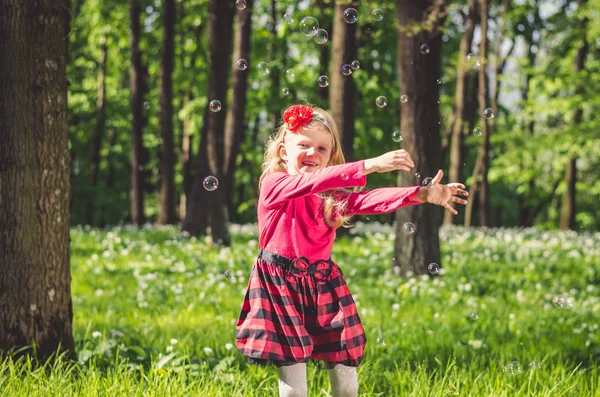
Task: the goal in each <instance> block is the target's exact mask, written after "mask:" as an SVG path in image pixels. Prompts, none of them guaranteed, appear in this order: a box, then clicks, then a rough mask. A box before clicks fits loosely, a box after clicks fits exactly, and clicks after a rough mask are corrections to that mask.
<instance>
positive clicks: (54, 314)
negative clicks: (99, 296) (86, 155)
mask: <svg viewBox="0 0 600 397" xmlns="http://www.w3.org/2000/svg"><path fill="white" fill-rule="evenodd" d="M69 12H70V10H69V3H68V1H67V0H61V1H51V0H38V1H34V2H20V1H11V0H9V1H2V2H0V37H1V38H2V39H1V41H0V115H2V134H3V135H2V139H1V140H0V170H2V172H1V173H0V353H8V352H9V351H10V350H11V349H13V348H14V349H19V348H21V347H26V346H31V345H32V344H33V345H35V346H34V350H33V351H29V352H28V353H31V354H32V355H34V356H37V358H38V359H40V360H41V361H45V360H47V359H48V358H50V357H51V356H52V355H53V354H55V353H60V352H66V353H67V357H69V358H75V345H74V342H73V334H72V317H73V313H72V302H71V290H70V282H71V275H70V237H69V200H70V197H71V182H70V178H69V176H70V170H69V167H70V163H69V160H70V155H69V149H68V128H67V95H68V91H67V75H66V71H67V65H66V64H67V59H66V58H67V47H66V45H65V41H66V40H67V39H66V37H67V29H68V26H69V25H68V20H69V15H70V14H69Z"/></svg>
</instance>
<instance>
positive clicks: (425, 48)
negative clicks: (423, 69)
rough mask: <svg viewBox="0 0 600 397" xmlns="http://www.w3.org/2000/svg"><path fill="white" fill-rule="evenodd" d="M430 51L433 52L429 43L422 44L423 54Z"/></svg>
mask: <svg viewBox="0 0 600 397" xmlns="http://www.w3.org/2000/svg"><path fill="white" fill-rule="evenodd" d="M430 52H431V49H429V46H428V45H427V44H421V54H423V55H427V54H429V53H430Z"/></svg>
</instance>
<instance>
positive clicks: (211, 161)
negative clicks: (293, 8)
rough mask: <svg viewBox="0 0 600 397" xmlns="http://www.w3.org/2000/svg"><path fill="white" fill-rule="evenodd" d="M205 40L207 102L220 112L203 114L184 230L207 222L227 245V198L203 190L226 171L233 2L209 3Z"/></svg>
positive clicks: (216, 238) (199, 228) (195, 230)
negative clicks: (217, 105)
mask: <svg viewBox="0 0 600 397" xmlns="http://www.w3.org/2000/svg"><path fill="white" fill-rule="evenodd" d="M208 9H209V10H208V11H209V16H210V19H209V27H208V41H209V43H210V58H211V65H210V77H209V88H208V100H209V101H212V100H219V101H221V104H222V110H221V111H218V112H210V111H208V107H207V108H206V110H205V111H204V115H205V117H204V126H203V131H202V137H201V139H200V150H199V151H198V152H199V153H198V166H197V171H196V175H195V177H194V183H193V185H192V193H191V197H190V200H189V201H188V213H187V215H186V218H185V221H184V223H183V230H186V231H188V232H189V233H190V234H192V235H200V234H203V233H205V232H206V227H205V225H206V221H205V220H206V219H208V224H209V225H210V227H211V235H212V237H213V240H214V241H215V242H217V243H222V244H225V245H229V244H230V243H231V237H230V235H229V220H228V217H227V199H228V198H227V197H225V194H224V189H219V188H217V189H216V190H214V191H210V192H209V191H206V190H205V189H204V187H203V180H204V178H205V177H207V176H209V175H210V176H214V177H216V178H217V179H218V180H219V181H223V177H224V169H225V116H226V112H227V109H228V108H227V85H228V81H229V67H230V62H229V61H230V57H231V49H232V48H231V47H232V36H233V32H232V31H233V15H234V5H233V3H232V2H224V1H220V0H210V2H209V6H208Z"/></svg>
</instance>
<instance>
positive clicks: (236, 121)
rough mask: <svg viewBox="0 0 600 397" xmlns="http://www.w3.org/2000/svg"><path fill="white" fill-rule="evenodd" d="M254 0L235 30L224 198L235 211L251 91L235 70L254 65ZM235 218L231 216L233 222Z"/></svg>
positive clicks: (243, 72) (244, 72)
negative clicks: (242, 62) (240, 64)
mask: <svg viewBox="0 0 600 397" xmlns="http://www.w3.org/2000/svg"><path fill="white" fill-rule="evenodd" d="M252 3H253V2H252V0H248V1H247V5H246V8H245V9H244V10H240V11H238V12H237V25H236V30H235V47H234V50H233V54H234V56H233V64H234V66H233V67H232V70H233V71H234V73H233V98H235V100H234V101H232V103H231V106H230V107H229V109H228V112H227V121H226V125H225V148H224V149H225V162H224V165H225V169H224V170H223V175H224V181H223V182H224V183H223V194H224V196H225V197H227V201H226V203H225V204H226V206H227V208H228V212H229V210H230V209H231V208H232V205H231V204H232V201H233V176H234V174H235V170H236V160H237V157H238V153H239V151H240V145H241V142H242V139H243V135H244V134H243V133H244V125H245V118H246V117H245V116H246V97H247V91H248V71H247V70H238V69H237V68H236V67H235V64H237V60H238V59H240V58H243V59H246V60H247V61H248V62H250V37H251V33H252ZM231 217H233V214H229V218H231Z"/></svg>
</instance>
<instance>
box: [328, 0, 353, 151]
mask: <svg viewBox="0 0 600 397" xmlns="http://www.w3.org/2000/svg"><path fill="white" fill-rule="evenodd" d="M348 7H353V8H358V1H357V0H350V1H348V0H336V2H335V10H334V14H333V40H332V42H333V49H332V57H331V65H330V66H331V70H330V79H329V81H330V86H329V109H330V110H331V115H332V117H333V119H334V120H335V122H336V123H337V125H338V127H339V130H340V132H341V135H342V136H341V138H342V150H343V152H344V156H345V157H346V159H347V160H351V159H352V157H353V155H354V150H353V145H354V119H355V117H356V116H355V112H354V104H355V102H356V87H355V84H354V79H353V77H352V75H348V76H345V75H343V74H342V66H343V65H345V64H350V63H351V62H352V61H353V60H354V59H356V52H357V49H356V24H355V23H346V22H345V21H344V10H346V9H347V8H348Z"/></svg>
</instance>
